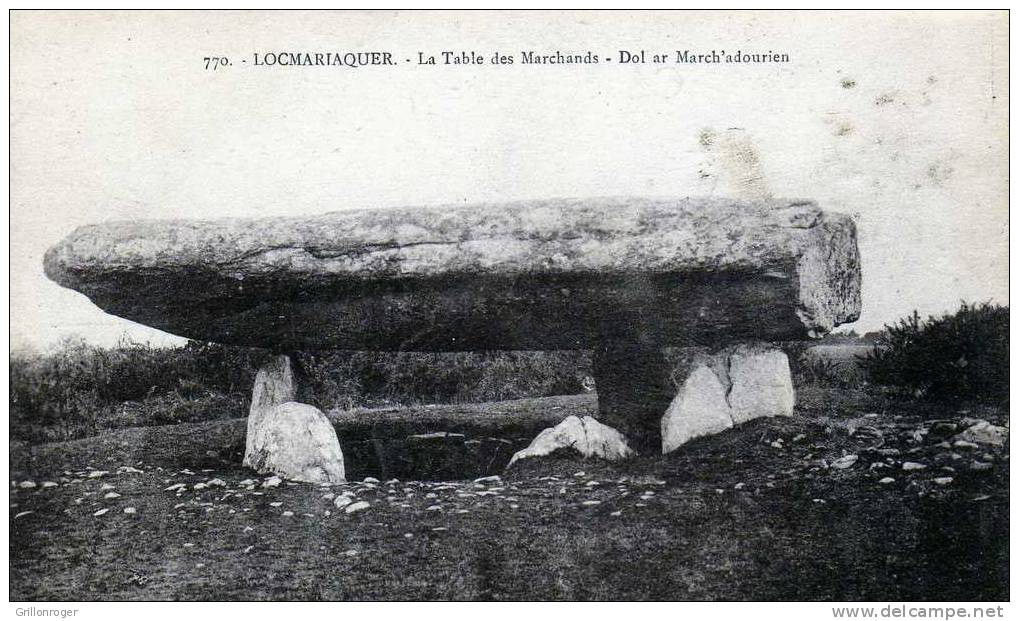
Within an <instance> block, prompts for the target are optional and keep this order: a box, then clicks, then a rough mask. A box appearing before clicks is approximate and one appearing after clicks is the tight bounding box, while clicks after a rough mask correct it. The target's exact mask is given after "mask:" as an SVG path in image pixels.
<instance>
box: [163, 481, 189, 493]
mask: <svg viewBox="0 0 1019 621" xmlns="http://www.w3.org/2000/svg"><path fill="white" fill-rule="evenodd" d="M187 488H188V486H187V485H185V484H183V483H174V484H173V485H171V486H170V487H167V488H166V489H164V490H163V491H164V492H176V491H184V490H186V489H187Z"/></svg>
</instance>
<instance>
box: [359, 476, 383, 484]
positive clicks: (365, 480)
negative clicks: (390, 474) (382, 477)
mask: <svg viewBox="0 0 1019 621" xmlns="http://www.w3.org/2000/svg"><path fill="white" fill-rule="evenodd" d="M362 483H371V484H375V483H381V481H379V480H378V479H376V478H375V477H365V478H364V480H363V481H362Z"/></svg>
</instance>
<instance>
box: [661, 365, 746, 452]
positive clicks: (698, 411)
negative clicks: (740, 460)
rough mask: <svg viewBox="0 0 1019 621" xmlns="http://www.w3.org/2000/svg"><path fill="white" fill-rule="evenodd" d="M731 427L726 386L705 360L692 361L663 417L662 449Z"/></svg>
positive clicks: (663, 450) (666, 450)
mask: <svg viewBox="0 0 1019 621" xmlns="http://www.w3.org/2000/svg"><path fill="white" fill-rule="evenodd" d="M730 427H732V411H731V409H730V408H729V404H728V403H727V402H726V400H725V387H724V386H723V385H722V382H721V381H719V379H718V375H716V374H715V372H714V371H712V370H711V368H710V367H709V366H708V365H707V364H706V363H695V364H694V366H693V368H692V369H691V370H690V374H689V375H688V376H687V377H686V380H685V381H683V383H682V384H681V385H680V387H679V392H678V393H677V394H676V398H675V399H673V400H672V403H671V404H670V405H669V409H668V410H666V412H665V416H663V417H662V453H669V452H671V451H674V450H675V449H677V448H679V446H681V445H682V444H685V443H686V442H688V441H690V440H693V439H694V438H699V437H701V436H706V435H711V434H714V433H718V432H720V431H724V430H726V429H729V428H730Z"/></svg>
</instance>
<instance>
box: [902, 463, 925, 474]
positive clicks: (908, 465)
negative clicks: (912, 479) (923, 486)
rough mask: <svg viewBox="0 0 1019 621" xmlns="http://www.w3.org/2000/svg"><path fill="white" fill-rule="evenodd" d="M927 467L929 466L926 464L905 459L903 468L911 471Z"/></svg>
mask: <svg viewBox="0 0 1019 621" xmlns="http://www.w3.org/2000/svg"><path fill="white" fill-rule="evenodd" d="M926 467H927V466H926V465H924V464H919V463H917V462H915V461H904V462H902V469H903V470H905V471H906V472H909V471H911V470H923V469H924V468H926Z"/></svg>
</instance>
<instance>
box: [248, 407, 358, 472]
mask: <svg viewBox="0 0 1019 621" xmlns="http://www.w3.org/2000/svg"><path fill="white" fill-rule="evenodd" d="M249 441H250V444H251V451H250V452H249V454H248V455H247V456H246V458H245V463H247V464H248V465H249V466H251V467H252V468H254V469H255V470H257V471H258V472H260V473H263V474H266V473H272V474H276V475H279V476H280V477H283V478H284V479H289V480H291V481H303V482H305V483H342V482H343V481H344V480H345V476H346V473H345V472H344V468H343V452H342V451H341V450H340V441H339V439H337V437H336V431H335V430H334V429H333V426H332V424H331V423H330V422H329V419H328V418H326V416H325V414H323V413H322V412H321V411H319V409H318V408H316V407H314V406H311V405H307V404H304V403H295V402H288V403H283V404H280V405H277V406H276V407H273V408H271V409H270V410H269V411H268V412H266V413H265V415H264V417H263V418H262V421H261V423H260V424H259V425H258V426H257V428H256V429H255V432H254V435H253V436H252V437H249Z"/></svg>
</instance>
